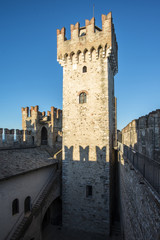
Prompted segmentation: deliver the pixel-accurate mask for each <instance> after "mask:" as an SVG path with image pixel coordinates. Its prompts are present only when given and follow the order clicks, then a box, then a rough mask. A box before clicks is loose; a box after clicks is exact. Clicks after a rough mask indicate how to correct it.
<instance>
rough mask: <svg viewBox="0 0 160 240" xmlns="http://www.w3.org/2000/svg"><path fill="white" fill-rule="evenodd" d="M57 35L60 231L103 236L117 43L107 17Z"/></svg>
mask: <svg viewBox="0 0 160 240" xmlns="http://www.w3.org/2000/svg"><path fill="white" fill-rule="evenodd" d="M85 23H86V24H85V26H84V27H80V26H79V23H76V24H75V26H74V25H71V39H70V40H67V39H66V37H65V28H62V29H61V30H57V59H58V61H59V63H60V64H61V65H62V66H63V161H62V171H63V173H62V209H63V213H62V219H63V226H64V227H69V228H74V229H79V230H84V231H88V232H96V233H101V234H104V235H108V234H109V232H110V212H111V205H112V201H111V199H112V181H111V179H112V164H113V163H114V158H113V157H112V151H113V150H112V149H113V145H114V142H115V134H116V123H115V119H116V118H115V112H116V111H115V97H114V75H115V74H116V73H117V69H118V63H117V50H118V47H117V42H116V35H115V32H114V25H113V22H112V15H111V13H109V14H108V15H107V16H106V15H102V29H100V28H99V27H97V26H95V19H94V18H92V19H91V20H90V21H89V20H86V22H85Z"/></svg>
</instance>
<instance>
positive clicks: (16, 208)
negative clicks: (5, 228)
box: [12, 198, 19, 215]
mask: <svg viewBox="0 0 160 240" xmlns="http://www.w3.org/2000/svg"><path fill="white" fill-rule="evenodd" d="M16 213H19V200H18V199H17V198H16V199H14V200H13V202H12V215H15V214H16Z"/></svg>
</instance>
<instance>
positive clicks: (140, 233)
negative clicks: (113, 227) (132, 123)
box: [119, 148, 160, 240]
mask: <svg viewBox="0 0 160 240" xmlns="http://www.w3.org/2000/svg"><path fill="white" fill-rule="evenodd" d="M119 171H120V200H121V222H122V229H123V234H124V239H125V240H142V239H143V240H159V237H160V197H159V195H158V194H157V193H156V192H155V191H154V189H153V188H152V187H151V186H150V185H149V183H148V182H147V181H146V180H145V178H143V176H142V175H141V174H140V173H139V172H138V171H137V170H136V169H135V168H134V167H133V165H132V164H131V162H130V161H128V159H127V158H123V148H121V150H120V151H119Z"/></svg>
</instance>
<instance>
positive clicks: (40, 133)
mask: <svg viewBox="0 0 160 240" xmlns="http://www.w3.org/2000/svg"><path fill="white" fill-rule="evenodd" d="M22 129H23V130H30V131H32V138H33V142H34V144H35V145H36V146H40V145H48V146H50V147H51V148H53V147H57V149H60V148H61V132H62V110H60V109H57V108H54V107H51V111H47V115H46V113H45V112H40V111H39V106H38V105H37V106H35V107H33V106H32V107H31V108H30V109H29V107H25V108H23V107H22Z"/></svg>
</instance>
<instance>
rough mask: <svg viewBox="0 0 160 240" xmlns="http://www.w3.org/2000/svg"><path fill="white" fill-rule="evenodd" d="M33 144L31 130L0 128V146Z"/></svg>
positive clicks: (9, 146)
mask: <svg viewBox="0 0 160 240" xmlns="http://www.w3.org/2000/svg"><path fill="white" fill-rule="evenodd" d="M27 146H34V139H33V135H32V132H31V131H28V130H19V129H7V128H5V129H3V128H0V148H11V147H14V148H15V147H27Z"/></svg>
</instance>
